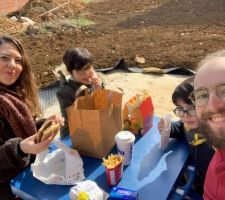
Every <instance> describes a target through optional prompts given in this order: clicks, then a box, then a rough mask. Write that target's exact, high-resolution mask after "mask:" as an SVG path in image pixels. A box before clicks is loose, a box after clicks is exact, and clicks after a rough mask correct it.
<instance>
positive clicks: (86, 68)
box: [56, 48, 103, 138]
mask: <svg viewBox="0 0 225 200" xmlns="http://www.w3.org/2000/svg"><path fill="white" fill-rule="evenodd" d="M63 63H64V64H65V66H66V69H67V72H68V73H69V77H68V78H65V76H64V75H63V74H62V73H61V72H60V82H61V87H60V89H59V90H58V91H57V94H56V96H57V99H58V102H59V106H60V110H61V114H62V116H63V117H64V119H65V122H64V126H63V127H62V128H61V130H60V137H61V138H64V137H65V136H67V135H69V127H68V121H67V114H66V108H68V107H69V106H70V105H72V104H73V102H74V101H75V99H76V98H77V97H78V96H83V95H84V91H80V89H81V86H85V87H87V89H88V91H89V93H91V92H92V91H93V90H99V89H102V88H103V84H102V81H101V79H100V78H99V77H98V75H97V73H96V72H95V70H94V67H93V65H92V61H91V54H90V53H89V51H88V50H87V49H85V48H70V49H68V50H67V51H66V52H65V54H64V56H63Z"/></svg>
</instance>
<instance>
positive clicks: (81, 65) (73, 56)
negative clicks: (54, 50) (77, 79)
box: [63, 48, 91, 73]
mask: <svg viewBox="0 0 225 200" xmlns="http://www.w3.org/2000/svg"><path fill="white" fill-rule="evenodd" d="M63 63H64V64H65V65H66V69H67V71H68V72H70V73H72V71H73V70H78V71H79V70H81V69H85V67H86V65H87V64H89V63H91V54H90V53H89V51H88V50H87V49H85V48H70V49H68V50H67V51H66V52H65V54H64V56H63Z"/></svg>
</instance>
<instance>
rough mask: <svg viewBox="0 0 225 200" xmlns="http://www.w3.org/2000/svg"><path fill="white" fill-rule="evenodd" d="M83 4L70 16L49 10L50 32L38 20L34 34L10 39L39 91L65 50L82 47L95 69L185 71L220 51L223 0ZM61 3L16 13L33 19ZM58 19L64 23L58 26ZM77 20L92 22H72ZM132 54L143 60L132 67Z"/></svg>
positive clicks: (39, 0) (42, 2)
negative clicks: (121, 62)
mask: <svg viewBox="0 0 225 200" xmlns="http://www.w3.org/2000/svg"><path fill="white" fill-rule="evenodd" d="M86 2H87V1H86ZM88 2H89V3H81V4H82V5H81V7H82V9H81V10H79V9H77V8H72V7H70V9H71V10H70V11H71V12H70V14H68V9H67V8H65V9H57V10H55V11H54V12H52V14H53V17H50V18H49V19H48V25H51V26H48V27H51V28H48V29H46V28H45V29H44V31H43V28H42V27H43V24H44V23H46V22H43V19H42V18H40V17H39V19H41V20H40V21H39V20H37V25H38V26H39V27H40V31H39V32H37V33H36V34H31V35H26V34H17V35H16V37H17V38H19V39H20V40H21V41H22V43H23V44H24V46H25V47H26V49H27V52H28V54H29V56H30V59H31V64H32V66H33V70H34V73H35V76H36V78H37V83H38V86H39V87H44V86H46V85H48V84H50V83H52V82H54V81H55V80H56V79H55V77H54V75H53V73H52V72H51V70H52V69H54V68H55V67H56V66H58V65H60V64H61V62H62V56H63V53H64V52H65V50H66V49H68V48H70V47H78V46H81V47H85V48H87V49H88V50H89V51H90V52H91V53H92V54H93V60H94V62H95V65H96V66H98V67H99V68H105V67H109V66H112V65H113V64H115V62H116V61H117V60H118V59H120V58H124V59H125V61H126V63H128V65H129V66H138V67H157V68H168V67H176V66H179V67H186V68H190V69H195V68H196V64H197V62H198V61H199V60H200V59H202V58H203V57H204V56H205V55H206V54H208V53H211V52H214V51H217V50H221V49H223V48H224V42H225V35H224V32H225V2H224V1H223V0H215V1H211V0H198V1H193V0H176V1H171V0H157V1H155V0H154V1H153V0H141V1H140V0H135V1H130V0H116V1H112V0H92V1H91V0H89V1H88ZM53 3H55V4H54V5H53ZM63 3H65V0H31V1H30V2H29V4H27V6H25V8H24V9H22V10H21V11H20V13H21V14H22V13H23V14H24V15H25V16H27V17H31V18H33V17H34V18H33V19H34V21H35V16H40V15H41V14H43V13H44V12H47V11H49V10H51V9H53V8H55V7H57V6H59V4H61V5H62V4H63ZM75 7H76V6H75ZM32 13H35V16H33V14H32ZM62 18H63V20H64V22H65V20H68V23H64V24H62V22H61V21H60V19H62ZM79 20H80V21H82V20H83V21H82V23H83V22H86V21H85V20H89V22H93V23H92V25H89V26H85V25H84V23H83V24H82V25H74V24H73V23H74V22H77V21H79ZM57 23H60V25H58V24H57ZM71 24H72V25H71ZM137 56H139V57H143V58H145V62H144V63H142V64H140V63H137V62H136V61H135V57H137Z"/></svg>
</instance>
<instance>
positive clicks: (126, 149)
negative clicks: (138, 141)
mask: <svg viewBox="0 0 225 200" xmlns="http://www.w3.org/2000/svg"><path fill="white" fill-rule="evenodd" d="M115 140H116V146H117V151H118V154H120V155H121V156H123V158H124V162H123V164H124V165H129V164H130V163H131V160H132V153H133V146H134V141H135V136H134V134H133V133H131V132H130V131H120V132H119V133H117V134H116V136H115Z"/></svg>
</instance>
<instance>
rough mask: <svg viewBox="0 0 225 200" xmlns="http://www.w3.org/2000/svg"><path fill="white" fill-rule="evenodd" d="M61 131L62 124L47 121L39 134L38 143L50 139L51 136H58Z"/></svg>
mask: <svg viewBox="0 0 225 200" xmlns="http://www.w3.org/2000/svg"><path fill="white" fill-rule="evenodd" d="M59 129H60V124H59V123H56V122H54V121H52V120H46V121H45V122H44V123H43V125H42V126H41V128H40V129H39V130H38V133H37V143H39V142H42V141H44V140H46V139H48V138H49V137H50V136H51V135H54V136H55V135H56V134H57V132H58V131H59Z"/></svg>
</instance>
